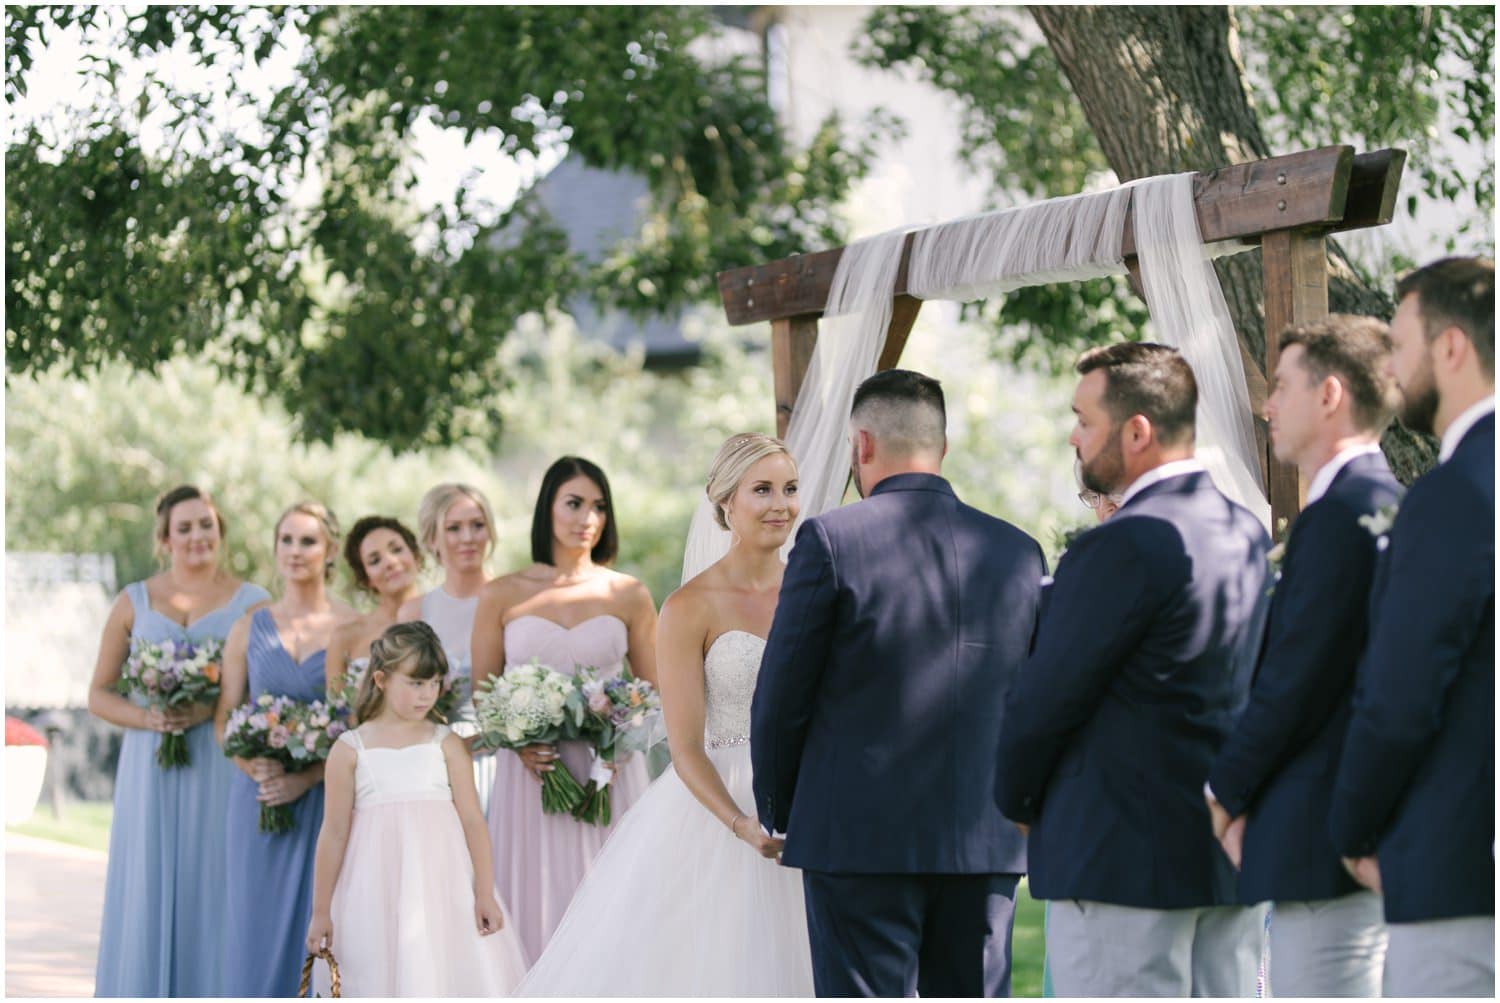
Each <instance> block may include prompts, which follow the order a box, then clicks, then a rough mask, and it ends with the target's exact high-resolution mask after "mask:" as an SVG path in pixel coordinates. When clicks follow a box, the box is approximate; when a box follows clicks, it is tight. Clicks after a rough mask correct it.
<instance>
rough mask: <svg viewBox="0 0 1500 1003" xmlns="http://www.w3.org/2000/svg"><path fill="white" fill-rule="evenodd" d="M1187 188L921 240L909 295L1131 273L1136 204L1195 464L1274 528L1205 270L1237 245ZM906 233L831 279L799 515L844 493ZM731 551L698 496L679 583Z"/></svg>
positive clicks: (795, 442) (943, 295)
mask: <svg viewBox="0 0 1500 1003" xmlns="http://www.w3.org/2000/svg"><path fill="white" fill-rule="evenodd" d="M1192 179H1193V175H1192V174H1177V175H1167V176H1164V177H1158V178H1146V179H1142V180H1140V181H1134V182H1131V183H1129V184H1126V185H1122V186H1120V187H1118V188H1113V189H1110V190H1108V191H1103V192H1098V193H1089V194H1083V195H1072V196H1068V197H1066V198H1057V199H1048V200H1046V201H1043V202H1038V203H1034V204H1032V205H1027V206H1021V207H1018V208H1013V209H1004V210H1000V211H997V212H989V213H983V214H980V215H977V216H971V217H968V218H966V219H960V220H955V221H953V222H950V223H943V224H940V225H938V226H933V227H929V228H927V229H924V230H920V231H918V232H917V234H916V235H915V237H914V238H913V240H912V253H911V261H910V263H909V266H908V273H907V289H908V291H909V292H910V293H911V294H912V295H913V296H917V297H919V298H921V299H957V300H965V299H975V298H978V297H982V296H988V295H994V294H996V293H1002V292H1006V291H1009V290H1012V289H1019V288H1021V287H1023V286H1029V285H1040V284H1044V283H1052V282H1072V281H1078V280H1081V279H1088V278H1097V277H1099V276H1103V275H1118V274H1124V273H1125V265H1124V261H1123V258H1122V257H1121V253H1120V248H1121V239H1122V237H1123V236H1124V232H1125V229H1124V227H1125V217H1126V215H1127V210H1128V209H1129V208H1131V205H1132V202H1133V205H1134V225H1135V244H1136V253H1137V260H1138V261H1139V264H1140V270H1141V284H1142V286H1143V287H1144V292H1145V296H1146V304H1147V306H1148V307H1149V308H1150V312H1151V323H1152V327H1153V329H1154V330H1155V336H1156V339H1157V340H1158V341H1160V342H1161V343H1162V344H1166V345H1171V346H1172V347H1174V348H1176V349H1178V350H1179V351H1180V352H1182V354H1183V357H1184V358H1185V359H1186V360H1187V361H1188V364H1189V365H1191V366H1192V368H1193V373H1194V375H1195V376H1196V377H1197V380H1198V440H1197V447H1198V448H1197V452H1198V456H1199V458H1200V459H1202V460H1203V462H1204V464H1205V466H1207V467H1208V469H1209V472H1210V473H1211V474H1212V476H1213V478H1214V482H1215V484H1217V485H1218V487H1219V489H1220V490H1221V491H1223V492H1224V493H1225V494H1226V495H1228V496H1229V497H1230V498H1232V499H1234V500H1235V501H1237V502H1239V503H1240V504H1241V505H1244V506H1245V507H1246V508H1248V509H1249V510H1250V511H1251V512H1253V513H1255V514H1256V516H1257V517H1259V518H1260V520H1261V522H1262V523H1263V524H1265V525H1266V526H1268V527H1269V525H1270V521H1271V509H1270V503H1269V502H1268V501H1267V500H1266V494H1265V488H1264V485H1263V483H1262V478H1261V473H1260V462H1259V459H1258V458H1257V455H1256V451H1255V432H1254V426H1253V423H1252V418H1251V415H1250V400H1249V393H1248V391H1247V390H1246V387H1245V373H1244V364H1243V360H1242V357H1241V355H1240V352H1239V348H1238V345H1237V344H1236V342H1235V332H1234V327H1233V325H1232V323H1231V322H1230V319H1229V311H1228V308H1227V306H1226V305H1225V302H1224V295H1223V292H1222V290H1221V289H1220V288H1219V282H1218V277H1217V276H1216V275H1215V273H1214V270H1213V266H1212V264H1211V263H1210V261H1209V258H1210V257H1211V256H1214V255H1216V254H1219V253H1225V252H1226V251H1232V250H1238V249H1240V248H1238V247H1233V246H1231V247H1225V246H1215V247H1205V245H1204V244H1203V241H1202V236H1201V234H1200V232H1199V229H1198V218H1197V213H1196V211H1195V209H1194V205H1193V185H1192ZM906 233H907V230H904V229H903V230H892V231H890V232H887V233H884V234H881V235H879V236H876V237H871V238H869V239H866V240H861V241H858V242H856V243H854V244H851V245H850V246H849V247H848V248H846V249H845V251H844V254H843V256H842V257H841V258H840V259H839V264H838V268H837V269H836V270H835V272H834V277H833V282H832V285H831V287H830V289H829V294H828V304H827V307H826V308H825V311H824V315H823V316H824V321H823V323H822V325H821V326H820V331H819V335H818V341H817V345H816V347H815V348H814V350H813V357H812V361H811V363H810V365H809V367H808V372H807V377H806V380H805V382H804V383H803V386H802V390H801V392H800V393H799V395H798V397H797V403H796V408H795V410H794V411H793V414H792V420H791V424H790V426H789V427H788V429H787V446H788V448H789V449H790V450H791V452H792V455H793V457H795V458H796V460H797V465H798V472H799V475H800V479H801V492H800V493H801V497H802V517H803V518H806V517H807V516H810V515H817V514H818V513H820V512H824V511H827V510H828V509H830V508H832V507H834V506H835V505H837V504H838V503H839V501H840V499H841V498H842V497H843V493H844V486H845V483H846V481H847V477H848V470H849V446H848V442H847V433H846V429H847V424H848V418H849V408H850V405H851V404H852V402H853V399H854V391H855V389H856V388H857V387H858V386H859V384H860V383H861V382H862V381H864V380H865V379H866V378H868V377H869V376H871V375H872V374H873V373H874V372H875V364H876V361H877V360H878V359H879V356H880V350H881V348H882V346H883V345H884V344H885V336H886V331H887V329H888V328H889V326H890V320H891V310H892V301H893V297H894V293H895V285H896V273H897V270H898V268H899V267H900V262H901V249H902V245H903V243H904V238H905V236H906ZM788 545H789V546H790V541H788ZM728 547H729V534H728V533H726V532H724V531H723V530H721V529H719V528H718V526H717V525H716V524H715V522H714V519H713V511H712V507H711V506H710V505H709V503H708V500H707V499H706V498H705V499H702V500H701V501H700V502H699V505H698V509H697V510H696V511H695V512H694V515H693V521H692V525H691V526H690V527H689V530H688V541H687V547H686V549H685V551H684V555H683V569H682V571H683V574H682V578H683V581H687V580H688V579H689V578H692V577H693V576H694V575H696V574H698V573H699V572H701V571H702V570H704V569H705V568H707V567H708V566H709V565H710V564H712V563H713V562H714V561H716V560H718V559H719V558H720V557H722V556H723V555H724V553H725V552H726V551H727V550H728Z"/></svg>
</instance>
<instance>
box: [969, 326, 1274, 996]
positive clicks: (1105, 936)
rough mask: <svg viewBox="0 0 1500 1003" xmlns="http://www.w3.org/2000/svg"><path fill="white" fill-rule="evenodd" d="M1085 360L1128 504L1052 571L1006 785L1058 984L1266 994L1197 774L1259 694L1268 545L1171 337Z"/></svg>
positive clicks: (1114, 991)
mask: <svg viewBox="0 0 1500 1003" xmlns="http://www.w3.org/2000/svg"><path fill="white" fill-rule="evenodd" d="M1077 369H1078V372H1079V373H1080V374H1081V377H1082V378H1081V379H1080V381H1079V384H1078V389H1077V391H1076V392H1075V394H1074V396H1073V411H1074V414H1075V415H1076V416H1077V425H1076V427H1075V428H1074V430H1073V434H1072V436H1071V437H1070V439H1069V442H1070V443H1071V444H1072V446H1073V448H1074V449H1075V450H1076V451H1077V453H1078V458H1079V460H1080V461H1081V464H1082V474H1083V480H1084V485H1085V487H1087V488H1089V489H1091V490H1093V491H1100V492H1114V491H1122V490H1123V492H1124V497H1123V501H1122V502H1121V504H1120V508H1119V511H1117V512H1116V513H1115V514H1114V515H1113V516H1111V517H1110V519H1109V521H1108V522H1105V523H1103V524H1101V525H1099V526H1098V527H1096V528H1094V529H1092V530H1090V531H1089V532H1087V533H1085V534H1083V536H1081V537H1079V538H1078V539H1077V540H1075V541H1074V543H1073V545H1072V546H1071V547H1069V548H1068V551H1067V553H1066V554H1065V555H1064V556H1063V558H1062V561H1061V562H1060V563H1059V565H1058V568H1057V572H1056V575H1055V578H1054V581H1053V584H1052V588H1051V595H1050V597H1049V600H1048V604H1047V609H1046V611H1045V612H1044V614H1043V616H1042V620H1041V624H1040V627H1039V632H1038V637H1037V641H1036V646H1035V651H1034V653H1033V654H1032V656H1031V658H1030V659H1029V660H1028V661H1027V662H1026V664H1025V665H1024V666H1023V667H1022V669H1021V671H1020V673H1019V674H1018V676H1017V677H1016V681H1015V683H1014V684H1013V685H1012V688H1011V691H1010V694H1009V697H1008V699H1007V700H1006V705H1005V719H1004V720H1005V725H1004V727H1003V728H1002V729H1001V732H1000V743H999V768H998V771H997V782H996V796H997V798H998V800H999V803H1000V809H1001V811H1003V812H1004V813H1005V814H1006V815H1007V816H1008V817H1009V818H1011V819H1013V820H1015V821H1017V822H1020V823H1026V824H1029V825H1031V826H1033V830H1032V832H1031V838H1030V842H1029V846H1028V856H1029V863H1030V865H1031V868H1030V875H1031V889H1032V893H1033V894H1034V895H1036V896H1037V897H1039V898H1044V899H1049V900H1051V912H1050V919H1049V925H1048V931H1047V954H1048V959H1049V964H1050V967H1051V970H1052V979H1053V985H1054V988H1055V989H1056V991H1057V994H1058V995H1059V996H1189V995H1192V996H1202V995H1214V996H1253V995H1254V994H1255V978H1256V973H1257V968H1258V966H1259V961H1260V953H1261V951H1260V948H1261V943H1262V940H1263V937H1262V929H1263V925H1264V919H1265V910H1264V908H1260V909H1255V910H1251V909H1245V908H1243V907H1241V906H1239V905H1237V904H1236V900H1235V878H1234V870H1233V868H1232V867H1230V864H1229V861H1228V859H1226V858H1225V856H1224V852H1223V850H1221V849H1220V847H1219V844H1218V842H1217V841H1216V840H1215V839H1214V837H1213V832H1212V830H1211V828H1210V826H1209V815H1208V808H1207V807H1206V806H1205V805H1204V803H1203V783H1204V781H1205V780H1206V779H1207V778H1208V771H1209V767H1210V766H1211V765H1212V763H1213V759H1214V755H1215V754H1216V753H1217V752H1218V750H1219V746H1220V745H1221V744H1222V742H1223V741H1224V738H1225V736H1226V735H1228V733H1229V729H1230V726H1231V724H1232V723H1233V720H1234V715H1235V712H1236V711H1238V710H1239V709H1240V707H1242V706H1243V705H1244V701H1245V697H1246V695H1247V693H1248V691H1249V684H1250V668H1251V666H1250V664H1249V660H1248V659H1246V658H1243V657H1242V656H1241V653H1242V651H1243V650H1244V649H1246V648H1248V642H1249V640H1250V635H1251V632H1252V630H1253V625H1254V624H1255V623H1258V622H1259V620H1258V617H1259V616H1260V615H1261V614H1262V613H1263V610H1264V606H1263V603H1262V602H1261V600H1262V598H1263V596H1264V592H1265V588H1266V583H1267V571H1268V569H1267V564H1266V555H1267V552H1268V551H1269V549H1270V541H1269V540H1268V539H1267V538H1266V532H1265V530H1264V528H1262V527H1261V525H1260V523H1259V522H1258V521H1257V520H1256V518H1255V517H1254V516H1253V515H1251V514H1250V513H1249V512H1248V511H1246V510H1245V509H1243V508H1241V507H1239V506H1237V505H1235V504H1234V503H1232V502H1231V501H1229V499H1227V498H1225V497H1224V496H1223V495H1222V494H1220V493H1219V492H1218V490H1217V489H1215V487H1214V485H1213V482H1212V481H1211V480H1210V478H1209V475H1208V473H1207V471H1206V470H1205V469H1204V468H1203V466H1202V464H1201V463H1199V462H1198V461H1197V460H1195V459H1194V458H1193V441H1194V432H1195V428H1194V412H1195V410H1196V408H1197V403H1198V388H1197V384H1196V382H1195V380H1194V378H1193V372H1192V369H1191V368H1190V367H1189V366H1188V364H1187V363H1186V362H1185V361H1184V360H1183V359H1182V357H1181V356H1180V355H1179V354H1178V353H1177V352H1176V351H1175V350H1173V349H1171V348H1166V347H1164V346H1161V345H1150V344H1120V345H1110V346H1108V347H1105V348H1098V349H1094V350H1092V351H1090V352H1087V353H1085V354H1084V356H1083V357H1082V358H1081V359H1080V360H1079V362H1078V365H1077Z"/></svg>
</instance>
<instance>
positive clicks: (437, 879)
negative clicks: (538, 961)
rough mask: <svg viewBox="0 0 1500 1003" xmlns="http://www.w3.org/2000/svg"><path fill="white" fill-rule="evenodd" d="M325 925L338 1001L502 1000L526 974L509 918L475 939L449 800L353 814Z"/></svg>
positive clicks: (459, 829) (460, 837) (470, 873)
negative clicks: (339, 983)
mask: <svg viewBox="0 0 1500 1003" xmlns="http://www.w3.org/2000/svg"><path fill="white" fill-rule="evenodd" d="M497 897H498V896H497ZM500 907H501V909H502V910H503V909H505V908H506V904H505V900H504V899H503V898H501V899H500ZM332 919H333V954H334V957H335V958H337V959H338V964H339V974H340V975H341V977H342V979H343V995H345V996H349V997H356V996H491V997H493V996H509V995H510V994H511V992H512V990H514V989H515V987H516V984H517V983H518V982H520V980H521V977H522V976H523V975H524V974H525V973H526V965H527V958H526V956H525V952H524V949H523V948H522V946H521V938H520V937H519V935H518V933H517V930H516V927H515V924H514V923H513V922H512V921H511V918H510V914H509V912H507V913H506V916H505V926H504V927H503V928H502V929H501V930H499V931H498V932H497V933H492V934H490V935H489V936H480V934H479V930H478V925H477V920H476V918H475V916H474V868H473V865H472V864H471V863H470V860H469V848H468V844H467V843H466V842H465V840H464V832H463V826H462V824H461V823H460V822H459V819H458V812H457V811H456V810H455V809H454V807H453V802H452V801H446V800H442V801H398V802H394V803H389V804H377V805H373V806H369V807H364V808H360V809H358V810H357V811H355V813H354V821H353V825H352V827H351V829H350V832H349V845H348V847H347V849H346V850H345V852H344V866H343V868H342V869H341V870H340V872H339V879H338V884H337V885H336V886H335V888H334V892H333V904H332ZM318 968H319V971H320V972H321V969H322V966H321V965H319V966H318ZM320 981H322V982H325V983H326V979H320Z"/></svg>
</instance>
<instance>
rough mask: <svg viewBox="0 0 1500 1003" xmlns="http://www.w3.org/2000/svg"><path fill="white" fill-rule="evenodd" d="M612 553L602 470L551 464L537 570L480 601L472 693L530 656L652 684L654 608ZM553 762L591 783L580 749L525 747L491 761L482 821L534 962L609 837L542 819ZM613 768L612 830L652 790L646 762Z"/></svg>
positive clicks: (537, 534)
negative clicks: (544, 780)
mask: <svg viewBox="0 0 1500 1003" xmlns="http://www.w3.org/2000/svg"><path fill="white" fill-rule="evenodd" d="M618 549H619V537H618V535H617V532H616V529H615V515H614V507H613V504H612V502H611V500H610V494H609V481H608V480H606V479H605V477H604V471H602V470H600V469H599V468H598V467H596V466H595V465H594V464H592V463H590V462H589V461H588V460H584V459H580V458H578V457H575V456H565V457H563V458H562V459H560V460H558V461H557V462H556V463H554V464H553V465H552V466H551V467H550V468H549V469H548V470H547V473H546V475H545V476H544V477H543V478H542V488H541V491H540V492H539V493H538V495H537V502H536V511H535V514H534V515H533V517H532V523H531V559H532V564H531V565H530V566H529V567H527V568H524V569H522V570H520V571H516V572H513V573H511V574H508V575H503V576H502V577H500V578H497V579H495V580H494V581H492V582H490V583H489V584H488V585H486V586H485V587H484V591H483V592H481V593H480V595H479V609H478V611H477V612H476V613H475V620H474V642H473V655H474V679H475V683H476V685H477V684H478V683H479V682H480V681H482V680H484V679H486V678H488V677H489V676H492V675H495V674H497V673H500V672H503V671H504V669H505V666H507V665H519V664H521V663H523V662H526V661H529V660H530V659H532V658H537V659H538V660H540V661H541V662H542V663H543V664H545V665H549V666H551V667H552V668H554V669H557V670H558V671H560V672H568V673H572V672H573V671H574V670H575V669H577V668H578V667H579V666H584V665H591V666H594V667H595V668H597V669H599V670H600V671H601V672H604V673H610V672H617V671H619V670H620V668H621V667H622V665H623V663H624V662H625V661H626V660H628V661H629V663H630V669H631V671H632V672H634V673H635V674H636V675H637V676H639V677H641V678H643V679H648V680H650V681H651V682H653V683H654V682H656V605H655V603H653V602H652V600H651V593H650V592H649V591H648V590H647V589H646V586H645V585H643V584H641V583H640V582H639V581H637V580H636V579H634V578H631V577H630V576H629V575H623V574H620V573H619V572H618V571H612V570H610V569H609V568H608V567H606V565H607V564H609V562H610V561H612V560H613V559H614V556H615V554H616V552H617V551H618ZM559 756H560V757H561V759H562V761H563V763H565V764H566V765H567V766H568V768H569V769H570V770H571V771H572V772H573V775H574V776H575V777H577V778H578V780H579V782H580V783H582V782H584V781H586V780H587V779H588V770H589V755H588V747H587V745H586V744H585V743H582V742H564V743H562V746H561V747H560V748H557V747H553V746H551V745H532V746H528V747H527V748H525V749H522V750H519V751H518V752H500V753H498V754H497V755H496V756H495V759H496V765H495V786H494V791H493V792H492V793H491V795H490V812H489V824H490V844H491V847H492V849H493V852H494V854H495V884H496V886H497V887H498V888H499V890H500V897H501V900H502V901H504V902H506V903H507V904H509V906H510V909H511V916H512V918H513V919H514V921H515V923H516V926H517V928H518V930H519V932H520V934H521V940H522V943H523V944H524V945H525V947H526V954H527V956H528V957H532V958H538V957H541V954H542V949H543V948H544V947H546V946H547V940H548V938H549V937H551V936H552V931H553V930H554V929H556V927H557V924H558V923H559V922H561V920H562V917H563V913H564V912H565V911H566V910H567V908H568V902H569V900H570V899H571V898H572V896H573V892H574V890H575V889H576V888H577V887H578V884H579V882H580V881H582V880H583V876H584V874H586V873H587V872H588V868H589V865H590V863H591V862H592V861H593V859H594V855H595V854H596V853H597V852H598V851H599V847H601V846H602V845H603V844H604V840H605V839H606V838H607V837H608V836H609V833H610V831H611V829H612V828H613V825H611V826H608V827H600V826H596V825H591V824H586V823H583V822H578V821H575V820H574V819H573V818H572V817H571V816H569V815H565V814H564V815H547V814H544V813H543V812H542V801H541V792H540V789H539V786H538V785H539V784H540V783H541V776H542V774H543V773H544V772H546V771H548V770H552V769H554V768H555V766H554V765H553V760H555V759H557V758H559ZM616 766H617V768H616V771H615V779H614V783H613V784H612V785H611V786H612V787H613V788H614V790H613V794H612V795H611V796H612V798H613V808H614V820H615V821H618V820H619V818H620V816H621V815H623V814H624V812H625V809H627V808H628V807H629V806H630V804H631V803H632V802H633V801H634V800H635V799H636V798H637V797H639V796H640V794H641V792H642V791H643V790H645V788H646V784H647V782H648V780H647V776H646V766H645V762H644V758H643V757H641V756H633V757H630V758H628V759H624V760H622V761H621V762H619V763H617V764H616Z"/></svg>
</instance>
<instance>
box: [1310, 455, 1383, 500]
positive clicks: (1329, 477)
mask: <svg viewBox="0 0 1500 1003" xmlns="http://www.w3.org/2000/svg"><path fill="white" fill-rule="evenodd" d="M1378 452H1380V443H1378V442H1366V443H1364V444H1363V445H1359V446H1349V447H1348V448H1346V449H1342V450H1340V451H1339V454H1338V455H1337V456H1335V457H1334V458H1333V459H1331V460H1329V461H1328V462H1327V463H1325V464H1323V465H1322V466H1321V467H1319V468H1318V472H1317V473H1316V474H1314V475H1313V479H1312V484H1310V485H1308V488H1307V505H1311V504H1312V503H1313V502H1315V501H1317V500H1318V499H1319V498H1322V497H1323V496H1324V495H1326V494H1327V493H1328V489H1329V488H1331V487H1333V479H1334V478H1335V477H1337V476H1338V475H1339V471H1340V470H1343V469H1344V468H1345V467H1347V466H1348V465H1349V461H1350V460H1353V459H1354V458H1356V457H1359V456H1369V455H1370V454H1371V453H1378ZM1303 507H1304V508H1306V507H1307V506H1306V505H1304V506H1303Z"/></svg>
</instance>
